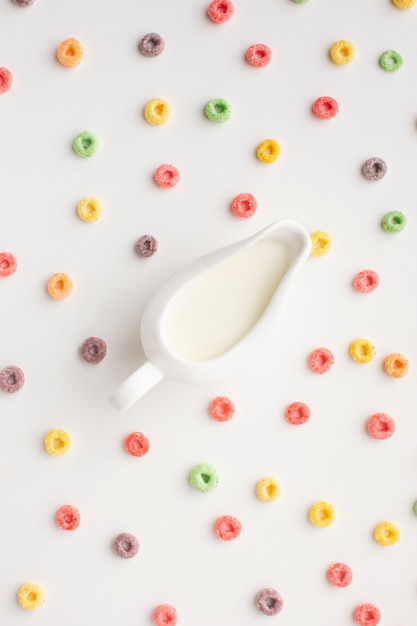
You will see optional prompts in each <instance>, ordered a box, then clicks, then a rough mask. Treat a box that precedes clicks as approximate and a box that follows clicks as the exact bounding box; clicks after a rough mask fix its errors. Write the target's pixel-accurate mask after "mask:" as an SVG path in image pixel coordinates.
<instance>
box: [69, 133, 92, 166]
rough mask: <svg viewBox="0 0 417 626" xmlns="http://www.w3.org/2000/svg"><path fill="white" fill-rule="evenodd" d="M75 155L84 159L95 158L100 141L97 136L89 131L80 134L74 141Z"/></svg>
mask: <svg viewBox="0 0 417 626" xmlns="http://www.w3.org/2000/svg"><path fill="white" fill-rule="evenodd" d="M72 147H73V150H74V152H75V154H78V156H80V157H83V158H85V159H86V158H88V157H91V156H93V155H94V154H95V153H96V152H97V150H98V139H97V137H96V135H95V134H94V133H92V132H90V131H89V130H85V131H84V132H82V133H80V134H79V135H77V136H76V138H75V139H74V142H73V144H72Z"/></svg>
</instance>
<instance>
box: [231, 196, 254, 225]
mask: <svg viewBox="0 0 417 626" xmlns="http://www.w3.org/2000/svg"><path fill="white" fill-rule="evenodd" d="M257 208H258V201H257V199H256V198H255V196H254V195H252V194H251V193H240V194H239V195H238V196H236V197H235V198H233V200H232V212H233V213H234V214H235V215H236V217H243V218H245V219H246V218H248V217H252V215H255V213H256V209H257Z"/></svg>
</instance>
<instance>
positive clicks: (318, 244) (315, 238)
mask: <svg viewBox="0 0 417 626" xmlns="http://www.w3.org/2000/svg"><path fill="white" fill-rule="evenodd" d="M310 239H311V252H310V255H311V256H324V255H325V254H327V253H328V252H330V249H331V247H332V238H331V236H330V235H329V233H326V232H325V231H324V230H317V231H316V232H314V233H312V234H311V235H310Z"/></svg>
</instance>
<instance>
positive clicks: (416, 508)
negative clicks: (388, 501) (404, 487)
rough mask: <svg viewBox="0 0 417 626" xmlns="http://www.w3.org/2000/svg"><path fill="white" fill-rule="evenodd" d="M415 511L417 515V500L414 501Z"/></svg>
mask: <svg viewBox="0 0 417 626" xmlns="http://www.w3.org/2000/svg"><path fill="white" fill-rule="evenodd" d="M413 511H414V513H415V514H416V515H417V502H414V506H413Z"/></svg>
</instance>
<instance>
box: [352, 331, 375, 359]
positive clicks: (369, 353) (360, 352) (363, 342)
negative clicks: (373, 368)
mask: <svg viewBox="0 0 417 626" xmlns="http://www.w3.org/2000/svg"><path fill="white" fill-rule="evenodd" d="M349 353H350V356H351V357H352V359H353V360H354V361H357V362H358V363H369V362H370V361H372V359H373V358H374V356H375V347H374V346H373V345H372V343H371V342H370V341H369V339H364V338H363V337H358V339H354V340H353V341H352V343H351V344H350V346H349Z"/></svg>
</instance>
